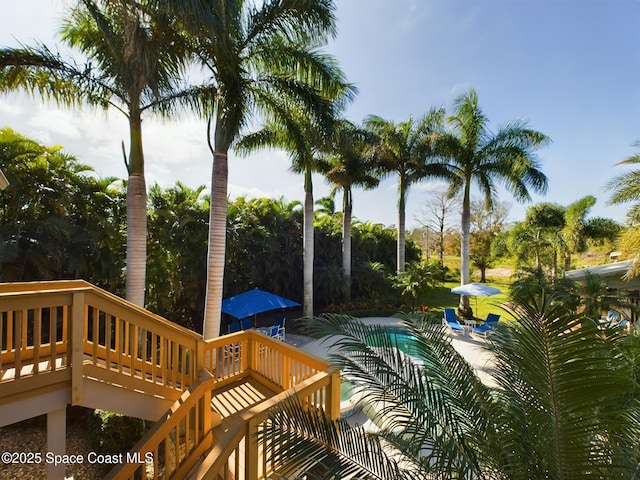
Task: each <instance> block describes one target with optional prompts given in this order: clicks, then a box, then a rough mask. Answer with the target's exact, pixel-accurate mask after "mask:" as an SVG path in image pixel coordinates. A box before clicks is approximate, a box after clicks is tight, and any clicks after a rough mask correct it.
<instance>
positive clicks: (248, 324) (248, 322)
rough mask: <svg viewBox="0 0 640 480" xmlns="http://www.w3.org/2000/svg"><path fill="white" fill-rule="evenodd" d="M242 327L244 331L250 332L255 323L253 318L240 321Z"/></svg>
mask: <svg viewBox="0 0 640 480" xmlns="http://www.w3.org/2000/svg"><path fill="white" fill-rule="evenodd" d="M240 326H241V327H242V330H249V329H250V328H253V321H252V320H251V317H247V318H243V319H242V320H240Z"/></svg>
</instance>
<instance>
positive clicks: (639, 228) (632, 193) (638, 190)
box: [607, 140, 640, 278]
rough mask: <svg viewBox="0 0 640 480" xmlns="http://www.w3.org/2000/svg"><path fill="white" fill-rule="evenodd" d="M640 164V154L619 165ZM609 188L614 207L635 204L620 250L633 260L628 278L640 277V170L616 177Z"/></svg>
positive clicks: (639, 143)
mask: <svg viewBox="0 0 640 480" xmlns="http://www.w3.org/2000/svg"><path fill="white" fill-rule="evenodd" d="M633 145H634V147H637V148H640V140H637V141H636V142H635V143H634V144H633ZM637 164H640V152H639V153H636V154H634V155H631V156H630V157H628V158H626V159H624V160H623V161H621V162H619V163H618V165H637ZM607 188H608V189H610V190H612V191H613V195H612V196H611V198H610V199H609V203H610V204H612V205H619V204H622V203H629V202H634V203H633V204H632V205H631V208H630V210H629V212H628V213H627V218H628V220H629V224H630V225H629V227H628V228H627V229H626V230H625V231H624V232H623V233H622V235H621V236H620V242H619V243H620V249H621V250H622V251H623V252H624V253H625V254H627V255H629V256H630V257H631V258H632V259H633V264H632V266H631V268H630V269H629V272H628V273H627V275H626V276H627V278H633V277H637V276H638V275H640V257H639V256H638V250H640V241H639V240H638V239H639V238H640V169H635V170H631V171H629V172H627V173H623V174H621V175H618V176H617V177H615V178H614V179H613V180H611V182H609V184H608V185H607Z"/></svg>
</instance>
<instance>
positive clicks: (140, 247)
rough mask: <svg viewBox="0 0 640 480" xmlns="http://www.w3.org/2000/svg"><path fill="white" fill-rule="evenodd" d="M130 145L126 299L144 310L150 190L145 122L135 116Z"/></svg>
mask: <svg viewBox="0 0 640 480" xmlns="http://www.w3.org/2000/svg"><path fill="white" fill-rule="evenodd" d="M129 138H130V142H131V146H130V151H129V161H128V163H127V168H128V170H129V178H128V184H127V276H126V297H127V300H129V301H130V302H132V303H134V304H136V305H138V306H140V307H144V294H145V283H146V275H147V186H146V182H145V178H144V155H143V151H142V120H141V118H140V113H139V112H137V113H135V112H134V113H132V114H131V117H130V120H129Z"/></svg>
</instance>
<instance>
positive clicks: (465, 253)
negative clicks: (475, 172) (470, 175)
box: [458, 180, 471, 315]
mask: <svg viewBox="0 0 640 480" xmlns="http://www.w3.org/2000/svg"><path fill="white" fill-rule="evenodd" d="M470 187H471V181H470V180H468V181H467V182H465V186H464V197H463V199H462V222H461V223H462V236H461V238H460V257H461V261H460V284H461V285H466V284H467V283H469V238H470V234H469V231H470V229H471V201H470V193H469V190H470ZM458 308H459V309H460V311H461V312H462V313H463V314H465V315H468V314H470V313H471V307H470V306H469V297H467V296H465V295H460V305H459V307H458Z"/></svg>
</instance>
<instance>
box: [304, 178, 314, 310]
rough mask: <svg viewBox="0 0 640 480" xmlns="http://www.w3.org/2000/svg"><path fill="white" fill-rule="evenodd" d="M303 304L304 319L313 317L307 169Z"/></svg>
mask: <svg viewBox="0 0 640 480" xmlns="http://www.w3.org/2000/svg"><path fill="white" fill-rule="evenodd" d="M303 223H304V225H303V231H304V232H303V236H302V249H303V267H302V268H303V277H304V278H303V285H304V288H303V296H304V298H303V302H302V310H303V315H304V316H305V317H312V316H313V253H314V252H313V183H312V181H311V169H310V168H309V167H307V168H306V169H305V174H304V219H303Z"/></svg>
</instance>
